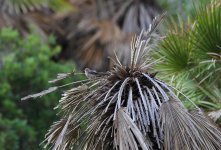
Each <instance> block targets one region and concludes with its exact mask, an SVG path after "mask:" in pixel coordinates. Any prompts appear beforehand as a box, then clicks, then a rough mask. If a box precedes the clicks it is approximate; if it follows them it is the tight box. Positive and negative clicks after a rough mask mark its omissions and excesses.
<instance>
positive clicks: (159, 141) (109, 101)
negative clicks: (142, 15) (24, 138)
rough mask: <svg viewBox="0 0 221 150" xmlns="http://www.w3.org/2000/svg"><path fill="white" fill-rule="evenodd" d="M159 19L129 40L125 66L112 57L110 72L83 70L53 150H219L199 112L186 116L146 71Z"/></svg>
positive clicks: (68, 95)
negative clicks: (80, 83) (75, 148)
mask: <svg viewBox="0 0 221 150" xmlns="http://www.w3.org/2000/svg"><path fill="white" fill-rule="evenodd" d="M161 20H162V18H159V19H155V20H154V23H153V25H152V26H151V27H150V30H148V31H147V32H143V33H142V34H141V35H140V36H138V37H136V38H135V39H136V40H133V42H132V44H131V59H130V63H129V64H127V65H124V64H123V63H122V62H121V61H120V60H119V58H118V57H116V58H114V59H113V62H114V67H113V68H112V69H111V70H109V71H108V72H105V73H104V72H96V71H94V70H90V69H85V75H86V77H87V78H88V79H87V80H84V81H82V85H80V86H78V87H75V88H72V89H70V90H68V91H66V92H65V93H64V94H63V97H62V99H61V100H60V102H59V104H58V107H57V108H58V109H59V110H60V113H59V115H60V117H61V118H62V119H61V121H60V122H58V123H55V125H54V126H52V128H51V130H50V131H49V133H48V134H47V138H46V141H47V143H48V144H49V143H50V144H51V145H52V146H53V148H54V149H57V150H61V149H73V147H74V146H75V145H78V149H84V150H92V149H97V150H100V149H101V150H102V149H104V150H108V149H120V150H134V149H135V150H141V149H142V150H151V149H153V150H157V149H159V150H163V149H168V150H170V149H172V150H181V149H189V150H192V149H212V150H215V149H221V145H220V143H221V132H220V131H219V130H218V129H217V128H216V127H215V126H213V125H212V124H210V123H209V121H208V120H207V119H206V118H205V117H204V116H203V114H202V113H201V112H200V113H198V112H197V113H189V112H188V111H187V110H186V109H185V107H184V106H183V105H182V102H181V101H180V100H179V99H178V97H177V96H176V95H175V94H174V93H173V91H172V88H171V87H169V86H168V85H167V84H166V83H164V82H163V81H160V80H158V79H157V78H155V76H154V74H151V73H150V72H149V71H150V67H151V65H154V63H153V61H152V60H151V58H148V57H147V56H148V54H149V52H150V51H151V50H152V45H151V41H152V40H151V39H152V38H153V37H152V34H151V33H152V32H153V31H154V30H155V29H156V28H157V26H158V24H159V22H161ZM154 24H155V25H154ZM150 64H151V65H150ZM71 84H73V83H71ZM61 87H63V86H58V87H57V88H61ZM30 97H33V96H28V97H27V98H30ZM83 126H84V128H85V129H84V130H82V127H83ZM79 131H80V132H79ZM78 132H79V133H80V134H78V135H77V136H75V135H76V134H75V133H78Z"/></svg>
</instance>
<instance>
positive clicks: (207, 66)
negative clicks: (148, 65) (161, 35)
mask: <svg viewBox="0 0 221 150" xmlns="http://www.w3.org/2000/svg"><path fill="white" fill-rule="evenodd" d="M220 26H221V3H220V1H218V0H217V1H214V2H212V3H211V4H210V5H208V6H200V7H199V8H198V9H197V8H195V18H193V19H190V20H189V22H188V23H185V24H181V25H179V26H177V27H174V28H175V30H173V29H172V30H171V32H169V33H168V35H166V38H165V39H164V40H163V41H162V43H161V46H160V48H159V52H158V54H157V55H158V56H159V57H162V59H163V61H162V62H163V63H161V64H159V65H158V67H157V70H160V72H161V74H159V76H160V77H161V78H164V80H167V81H168V82H171V83H172V85H173V86H176V87H177V88H178V89H179V92H178V93H185V94H186V95H188V97H189V98H190V99H192V100H193V101H194V102H195V103H196V104H197V105H198V106H200V107H203V108H204V109H206V110H208V111H211V110H214V111H217V113H215V112H214V113H211V114H210V115H211V116H212V118H216V119H215V120H217V119H218V118H219V117H220V116H221V114H220V109H221V103H220V102H221V101H220V100H221V92H220V91H221V80H220V73H221V72H220V71H221V63H220V62H221V57H220V54H221V44H220V43H221V28H220ZM171 79H172V80H171ZM181 97H182V95H181ZM217 115H218V116H217Z"/></svg>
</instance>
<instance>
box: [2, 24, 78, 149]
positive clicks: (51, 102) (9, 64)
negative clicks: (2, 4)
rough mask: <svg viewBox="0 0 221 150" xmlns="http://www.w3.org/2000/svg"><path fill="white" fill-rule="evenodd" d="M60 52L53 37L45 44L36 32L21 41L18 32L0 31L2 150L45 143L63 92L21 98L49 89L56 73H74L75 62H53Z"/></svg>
mask: <svg viewBox="0 0 221 150" xmlns="http://www.w3.org/2000/svg"><path fill="white" fill-rule="evenodd" d="M59 51H60V47H59V46H56V45H55V39H54V38H53V37H52V36H50V37H49V38H48V41H43V40H42V39H41V38H40V37H39V36H38V35H37V34H34V33H33V34H29V35H28V36H27V37H25V38H21V37H20V35H19V33H18V32H17V31H16V30H12V29H10V28H4V29H2V30H1V31H0V56H1V57H0V60H1V63H0V64H1V67H0V89H1V90H0V149H3V150H23V149H27V150H28V149H36V146H37V145H39V143H41V142H42V141H43V139H44V134H45V133H46V132H47V129H48V128H49V127H50V125H51V124H52V122H53V121H54V120H55V117H56V111H54V110H53V108H54V107H55V105H56V104H57V101H58V100H59V97H60V94H61V91H60V92H57V93H55V94H50V95H49V96H45V97H43V98H41V99H40V100H39V99H38V100H31V101H21V100H20V99H21V98H22V97H24V96H26V95H28V94H30V93H36V92H39V91H41V90H43V89H46V88H47V86H48V85H49V84H48V81H49V80H50V79H52V78H53V77H56V74H57V73H61V72H70V71H72V70H73V68H74V66H73V63H70V64H67V63H65V64H64V63H63V62H54V61H53V60H52V57H54V56H56V55H57V54H58V53H59ZM74 80H75V79H74Z"/></svg>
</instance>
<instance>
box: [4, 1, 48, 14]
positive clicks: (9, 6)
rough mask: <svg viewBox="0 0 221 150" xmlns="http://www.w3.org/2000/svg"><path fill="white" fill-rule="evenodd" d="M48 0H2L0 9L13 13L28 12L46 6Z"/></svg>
mask: <svg viewBox="0 0 221 150" xmlns="http://www.w3.org/2000/svg"><path fill="white" fill-rule="evenodd" d="M47 4H48V0H0V11H4V12H6V13H8V14H11V15H16V14H17V15H18V14H20V13H27V12H28V11H33V10H38V9H41V8H42V7H46V6H47Z"/></svg>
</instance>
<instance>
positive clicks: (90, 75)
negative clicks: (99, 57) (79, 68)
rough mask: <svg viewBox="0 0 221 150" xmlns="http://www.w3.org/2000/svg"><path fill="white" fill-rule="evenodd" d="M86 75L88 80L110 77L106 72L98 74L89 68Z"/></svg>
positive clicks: (85, 71) (86, 69)
mask: <svg viewBox="0 0 221 150" xmlns="http://www.w3.org/2000/svg"><path fill="white" fill-rule="evenodd" d="M84 73H85V75H86V76H87V78H88V79H96V78H100V77H103V76H106V75H108V73H106V72H97V71H95V70H92V69H89V68H85V70H84Z"/></svg>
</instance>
